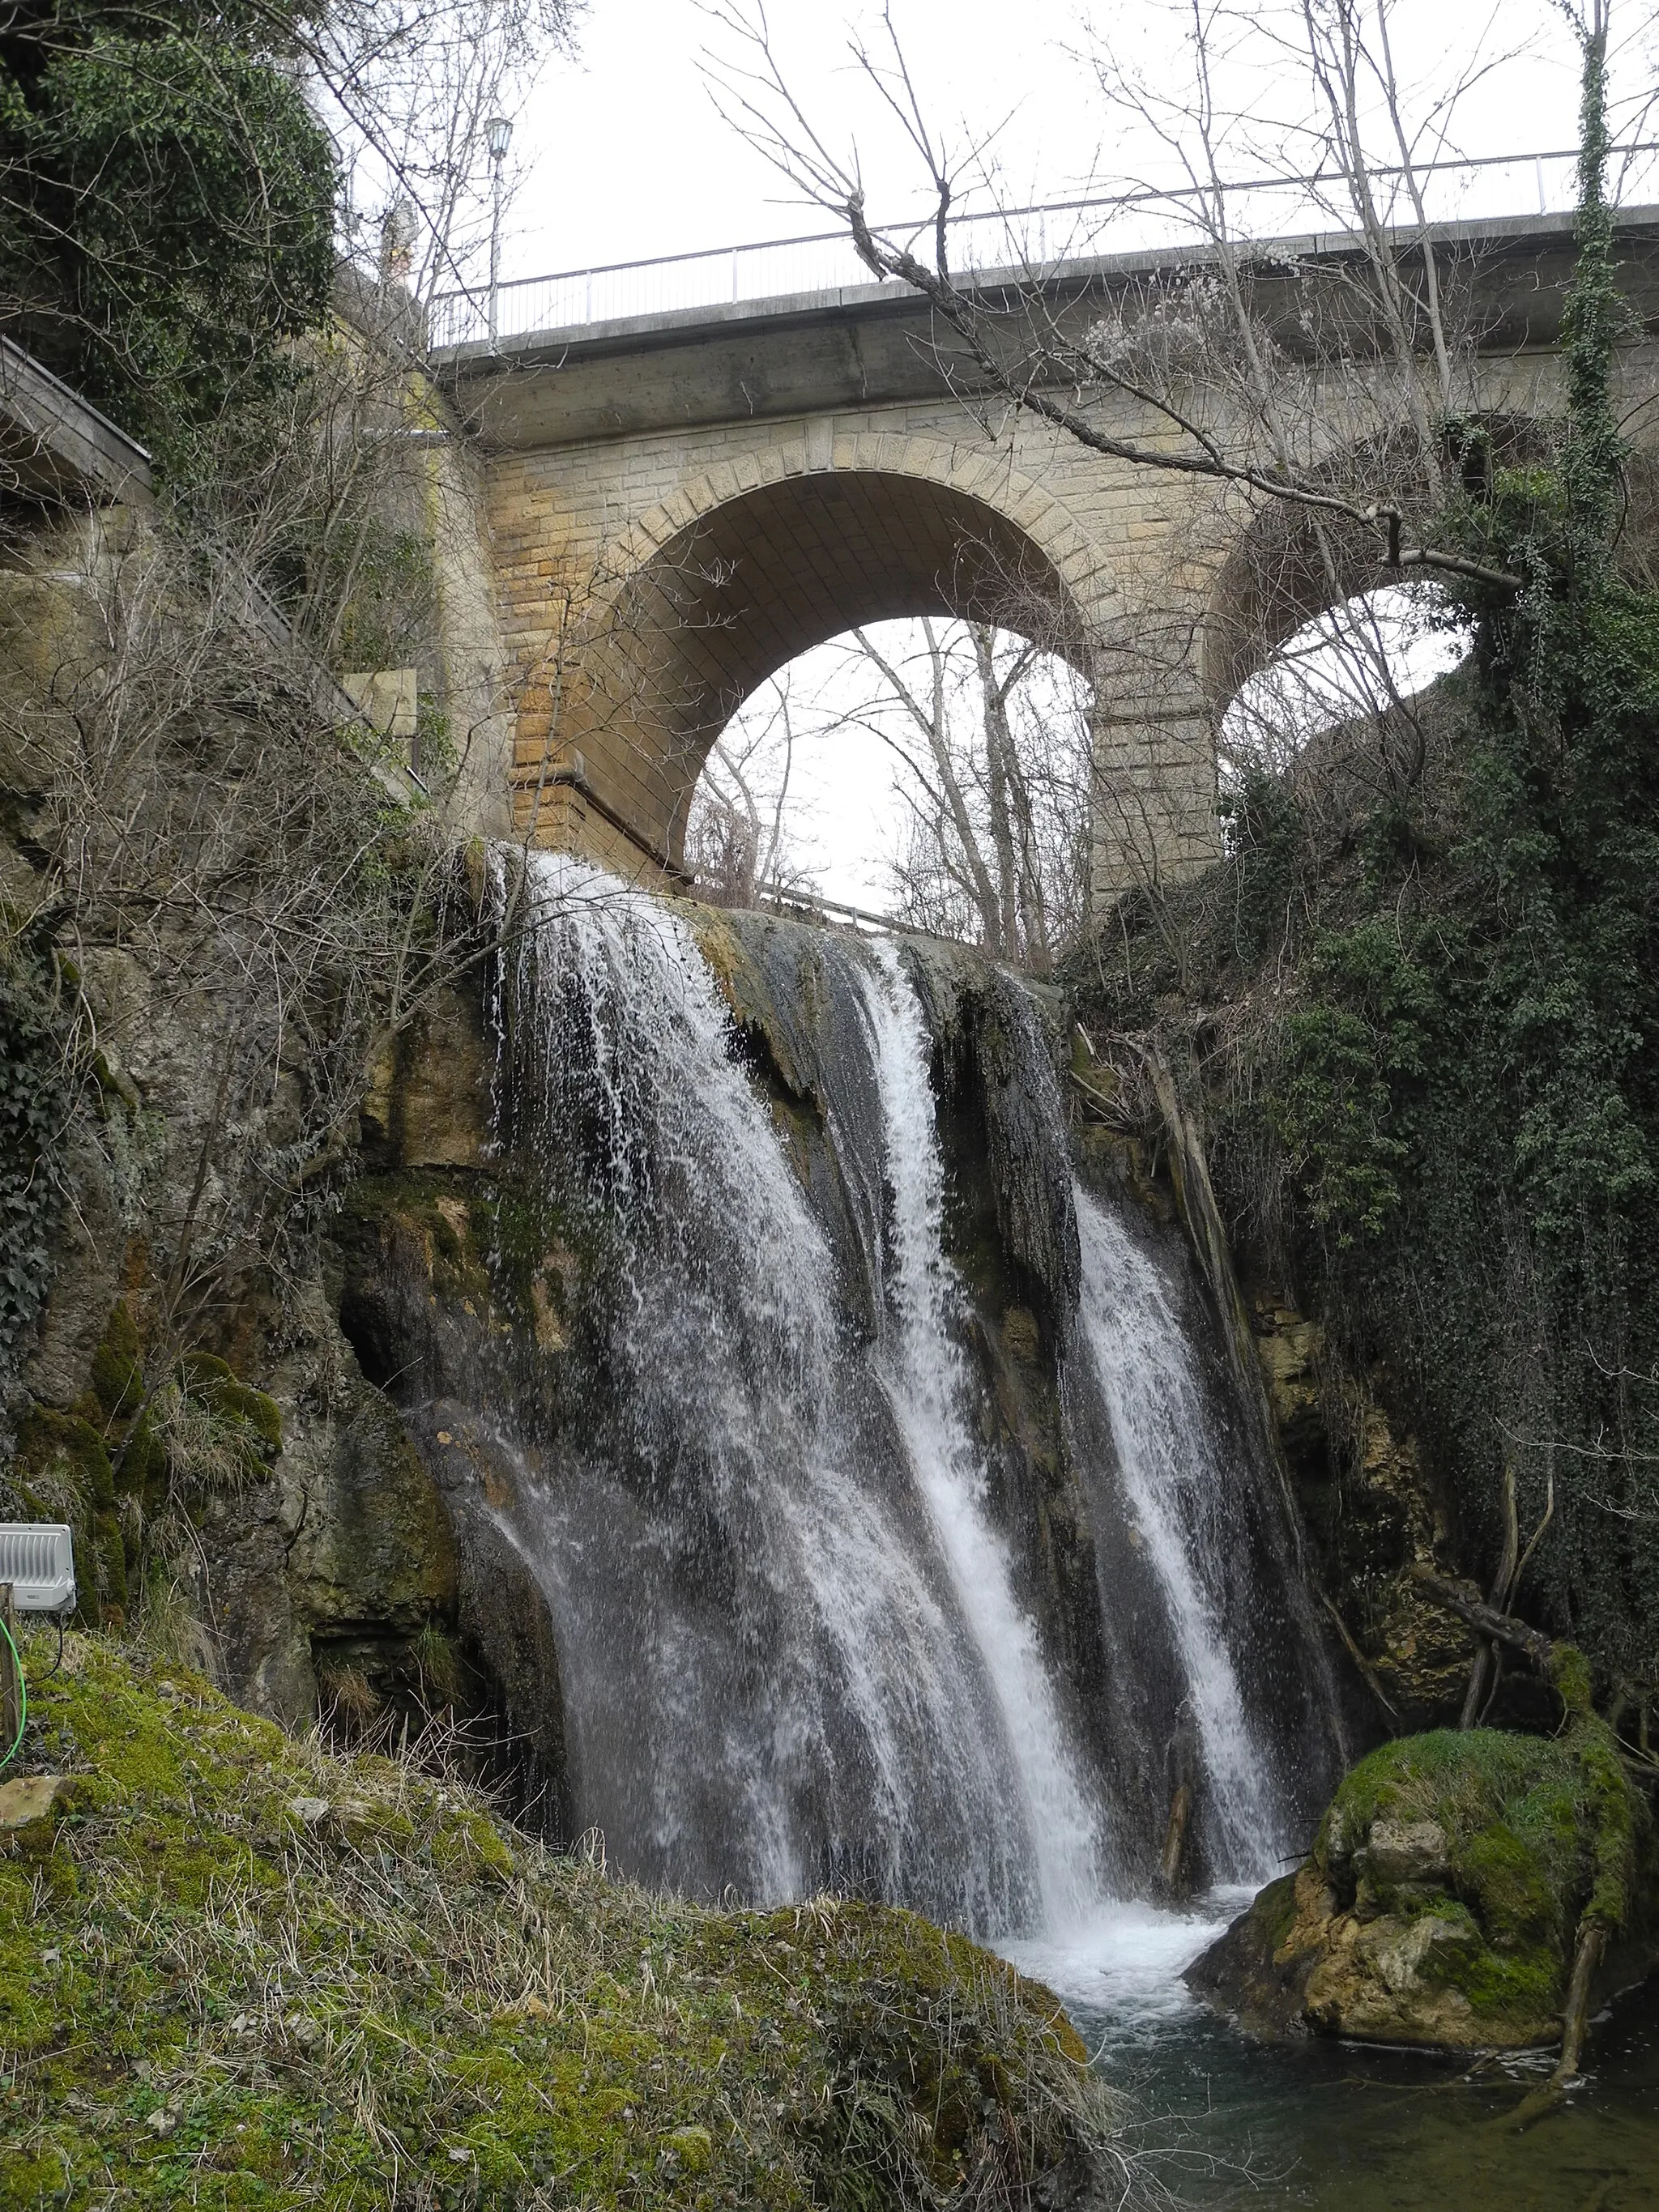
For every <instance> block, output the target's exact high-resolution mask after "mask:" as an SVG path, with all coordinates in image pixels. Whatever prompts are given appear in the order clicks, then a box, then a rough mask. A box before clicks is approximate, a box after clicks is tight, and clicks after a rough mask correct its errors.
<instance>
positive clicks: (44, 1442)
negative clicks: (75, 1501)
mask: <svg viewBox="0 0 1659 2212" xmlns="http://www.w3.org/2000/svg"><path fill="white" fill-rule="evenodd" d="M17 1464H18V1468H19V1471H20V1472H21V1474H22V1475H23V1477H24V1480H26V1481H33V1482H37V1483H38V1482H39V1481H40V1480H41V1479H42V1478H44V1477H46V1476H48V1475H52V1474H57V1475H59V1476H63V1475H67V1476H68V1477H69V1479H70V1480H71V1481H72V1482H73V1483H74V1485H75V1486H76V1491H77V1492H78V1493H79V1495H80V1497H81V1498H82V1499H83V1501H84V1502H85V1504H87V1505H88V1506H89V1507H92V1508H96V1509H100V1510H107V1509H108V1508H109V1507H111V1506H112V1505H113V1504H114V1503H115V1474H114V1470H113V1468H112V1467H111V1465H110V1457H109V1453H108V1451H107V1449H106V1448H105V1444H104V1440H103V1438H102V1437H100V1435H99V1433H98V1431H97V1430H96V1429H94V1427H93V1425H92V1424H91V1422H90V1421H87V1420H83V1419H82V1418H81V1416H80V1415H79V1414H78V1413H57V1412H55V1411H54V1410H53V1409H52V1407H50V1406H31V1407H30V1408H29V1410H28V1412H27V1414H26V1415H25V1416H24V1418H23V1421H22V1424H21V1427H20V1429H19V1431H18V1437H17Z"/></svg>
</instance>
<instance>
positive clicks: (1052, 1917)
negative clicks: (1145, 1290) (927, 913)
mask: <svg viewBox="0 0 1659 2212" xmlns="http://www.w3.org/2000/svg"><path fill="white" fill-rule="evenodd" d="M865 1000H866V1008H867V1011H868V1014H869V1020H870V1032H871V1042H872V1052H873V1054H874V1060H875V1070H876V1080H877V1084H878V1089H879V1091H880V1096H881V1102H882V1109H883V1115H884V1125H885V1127H884V1137H885V1153H886V1167H887V1178H888V1184H889V1188H890V1194H891V1222H890V1238H891V1243H890V1255H889V1262H888V1285H887V1287H888V1296H889V1300H890V1308H891V1312H892V1327H891V1334H890V1340H889V1341H888V1342H887V1343H885V1344H884V1346H883V1348H882V1354H881V1368H882V1373H883V1379H884V1383H885V1384H886V1387H887V1390H888V1395H889V1397H890V1401H891V1403H892V1407H893V1411H894V1414H895V1417H896V1419H897V1422H898V1425H899V1429H900V1431H901V1433H902V1436H903V1438H904V1442H905V1448H906V1450H907V1452H908V1455H909V1459H910V1464H911V1467H912V1468H913V1470H914V1472H915V1478H916V1483H917V1486H918V1487H919V1489H920V1491H921V1496H922V1498H923V1500H924V1502H925V1504H926V1505H927V1512H928V1516H929V1519H930V1520H931V1522H932V1524H933V1531H934V1534H935V1535H936V1536H937V1538H938V1540H939V1549H940V1551H941V1553H942V1554H943V1556H944V1559H945V1565H946V1567H947V1569H948V1571H949V1573H950V1577H951V1584H952V1586H953V1588H954V1589H955V1592H956V1595H957V1602H958V1604H959V1605H960V1606H961V1607H962V1611H963V1618H964V1619H965V1620H966V1621H967V1623H968V1626H969V1631H970V1632H971V1634H972V1636H973V1638H974V1642H975V1644H976V1646H977V1647H978V1650H979V1652H980V1656H981V1658H982V1659H983V1661H984V1662H985V1668H986V1672H987V1675H988V1676H989V1678H990V1681H991V1686H992V1688H993V1690H994V1693H995V1697H996V1705H997V1711H998V1713H999V1715H1000V1718H1001V1722H1002V1726H1003V1728H1004V1729H1005V1731H1006V1736H1007V1742H1008V1748H1009V1751H1010V1752H1011V1753H1012V1758H1013V1761H1014V1765H1015V1767H1016V1770H1017V1771H1018V1776H1019V1780H1020V1784H1021V1794H1022V1796H1023V1800H1024V1802H1023V1804H1022V1806H1021V1811H1022V1813H1023V1814H1024V1820H1025V1824H1026V1827H1027V1830H1028V1832H1029V1834H1030V1843H1031V1850H1032V1857H1033V1863H1034V1864H1035V1866H1036V1877H1037V1887H1038V1890H1039V1893H1040V1894H1041V1898H1042V1909H1043V1917H1044V1919H1045V1921H1046V1923H1047V1924H1048V1926H1049V1927H1050V1928H1056V1927H1059V1926H1062V1925H1064V1924H1065V1923H1067V1922H1069V1921H1072V1920H1074V1919H1075V1918H1076V1917H1078V1916H1079V1914H1080V1913H1082V1912H1084V1911H1086V1910H1087V1909H1088V1908H1089V1906H1090V1905H1092V1904H1093V1903H1094V1902H1095V1901H1096V1900H1097V1898H1098V1896H1099V1893H1100V1887H1101V1875H1102V1856H1103V1854H1102V1838H1101V1832H1100V1828H1101V1815H1100V1811H1099V1808H1098V1807H1097V1803H1096V1802H1095V1800H1094V1796H1093V1793H1092V1791H1091V1789H1090V1787H1089V1785H1088V1784H1087V1782H1086V1781H1085V1765H1084V1761H1083V1759H1082V1756H1081V1754H1080V1752H1079V1748H1078V1747H1076V1746H1075V1745H1074V1744H1073V1742H1072V1741H1070V1732H1069V1730H1068V1729H1067V1728H1066V1723H1065V1720H1064V1719H1063V1717H1062V1715H1061V1712H1060V1705H1059V1700H1058V1698H1057V1696H1056V1693H1055V1686H1054V1680H1053V1678H1052V1675H1051V1674H1050V1670H1049V1668H1048V1662H1047V1661H1046V1659H1045V1656H1044V1654H1043V1650H1042V1638H1041V1636H1040V1634H1039V1632H1038V1629H1037V1626H1036V1622H1035V1620H1032V1618H1031V1617H1030V1614H1029V1613H1027V1612H1025V1611H1024V1608H1023V1607H1021V1606H1020V1604H1019V1602H1018V1599H1017V1597H1016V1595H1015V1593H1014V1588H1013V1581H1012V1571H1011V1565H1010V1561H1009V1558H1008V1552H1007V1547H1006V1545H1005V1544H1004V1543H1003V1542H1002V1541H1001V1540H1000V1538H999V1537H998V1535H997V1534H996V1533H995V1532H994V1529H993V1528H992V1525H991V1522H990V1518H989V1514H988V1510H987V1497H986V1480H985V1474H984V1469H983V1468H982V1466H981V1462H980V1459H979V1456H978V1455H977V1454H976V1452H975V1447H974V1443H973V1437H972V1427H971V1413H970V1405H971V1399H970V1392H969V1370H968V1364H967V1361H966V1359H965V1358H964V1357H963V1351H962V1347H961V1342H960V1332H961V1326H962V1321H963V1304H964V1301H963V1295H962V1289H961V1285H960V1283H959V1282H958V1280H957V1276H956V1273H955V1271H954V1269H953V1268H952V1267H951V1263H950V1261H949V1260H948V1259H947V1258H946V1256H945V1249H944V1243H943V1235H942V1231H943V1220H944V1211H945V1172H944V1164H943V1161H942V1158H941V1157H940V1152H939V1134H938V1130H937V1127H936V1126H935V1121H934V1113H933V1091H932V1089H931V1087H930V1085H929V1083H928V1079H927V1062H928V1041H927V1030H926V1029H925V1028H924V1026H923V1024H922V1018H921V1007H920V1006H919V1004H918V1003H917V1000H916V994H915V990H914V989H913V988H912V987H911V985H910V983H909V981H908V979H907V977H906V976H905V975H904V972H903V969H902V967H901V965H900V963H899V957H898V953H897V951H896V948H895V946H894V945H892V944H891V943H890V942H888V941H882V942H880V943H878V945H876V946H875V947H874V948H873V951H872V970H871V971H870V972H869V974H868V976H867V987H866V993H865Z"/></svg>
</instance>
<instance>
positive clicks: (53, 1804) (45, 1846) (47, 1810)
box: [0, 1774, 75, 1856]
mask: <svg viewBox="0 0 1659 2212" xmlns="http://www.w3.org/2000/svg"><path fill="white" fill-rule="evenodd" d="M74 1796H75V1777H74V1776H73V1775H72V1774H24V1775H20V1776H19V1777H18V1778H17V1779H16V1780H15V1782H4V1783H0V1849H4V1850H10V1851H20V1852H23V1853H25V1854H27V1855H29V1856H33V1855H35V1854H37V1853H40V1852H42V1851H49V1850H51V1849H52V1836H53V1833H54V1832H55V1830H56V1828H57V1826H58V1820H59V1818H60V1817H61V1815H62V1814H64V1811H65V1810H66V1809H67V1808H68V1807H69V1805H70V1802H71V1801H72V1800H73V1798H74Z"/></svg>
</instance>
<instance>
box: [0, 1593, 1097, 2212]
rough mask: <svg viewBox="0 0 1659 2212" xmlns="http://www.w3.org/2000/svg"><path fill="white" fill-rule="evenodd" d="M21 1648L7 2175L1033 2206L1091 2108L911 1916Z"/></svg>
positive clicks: (2, 2165) (946, 1946) (423, 2203)
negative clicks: (636, 1849) (590, 1835)
mask: <svg viewBox="0 0 1659 2212" xmlns="http://www.w3.org/2000/svg"><path fill="white" fill-rule="evenodd" d="M25 1656H26V1658H27V1659H28V1660H29V1662H30V1665H29V1672H30V1676H31V1684H32V1688H31V1705H30V1715H31V1726H30V1729H29V1734H28V1737H27V1743H26V1747H25V1751H24V1754H23V1756H22V1757H21V1759H19V1760H18V1761H15V1762H14V1764H13V1765H12V1766H11V1767H10V1768H9V1769H8V1770H7V1776H8V1778H9V1777H11V1776H14V1775H15V1774H17V1773H18V1771H20V1769H22V1770H28V1769H33V1770H34V1771H52V1772H53V1773H58V1774H70V1775H73V1776H75V1777H76V1787H75V1792H74V1795H73V1797H72V1799H71V1800H70V1804H69V1806H68V1808H67V1809H66V1810H65V1811H64V1812H63V1813H62V1814H60V1816H59V1817H58V1820H57V1823H56V1826H55V1827H54V1828H53V1829H52V1831H51V1832H49V1833H46V1834H44V1835H42V1834H36V1835H34V1836H33V1837H29V1838H25V1839H24V1841H23V1842H22V1843H21V1844H13V1845H12V1847H11V1850H10V1853H9V1856H7V1857H0V2075H3V2087H4V2096H3V2105H0V2111H3V2118H0V2205H3V2206H4V2207H6V2208H8V2212H10V2208H22V2207H26V2206H27V2207H35V2206H41V2207H45V2206H48V2205H50V2206H53V2207H62V2208H81V2207H92V2206H105V2205H109V2206H114V2205H122V2206H145V2205H158V2206H159V2205H168V2206H175V2205H184V2204H191V2205H200V2206H204V2207H221V2206H222V2207H233V2206H234V2207H244V2206H246V2207H252V2206H260V2207H268V2206H295V2207H298V2206H301V2205H304V2206H307V2207H313V2206H316V2207H347V2206H352V2207H357V2206H362V2207H368V2206H385V2207H388V2208H390V2207H393V2206H397V2207H404V2206H408V2207H416V2206H419V2207H431V2208H439V2207H458V2208H459V2207H463V2206H466V2207H474V2206H477V2207H483V2206H500V2207H507V2206H513V2207H518V2206H526V2207H527V2206H532V2205H548V2206H552V2205H555V2204H557V2205H560V2206H572V2207H576V2206H592V2207H596V2208H597V2207H601V2206H607V2207H608V2206H613V2205H618V2206H620V2205H627V2206H630V2207H632V2206H638V2207H645V2206H653V2205H659V2204H660V2205H669V2204H672V2205H684V2206H704V2205H707V2206H716V2205H738V2204H740V2205H744V2206H785V2205H789V2206H795V2205H823V2206H834V2207H842V2206H846V2207H849V2208H850V2207H865V2206H868V2207H872V2208H873V2207H876V2206H878V2205H879V2206H884V2207H886V2206H908V2205H917V2206H923V2205H935V2204H945V2203H961V2204H967V2203H971V2204H974V2205H985V2206H991V2205H1000V2204H1008V2205H1012V2204H1016V2203H1019V2204H1024V2203H1027V2202H1028V2201H1030V2198H1029V2192H1030V2191H1031V2189H1032V2188H1033V2187H1034V2186H1036V2185H1038V2184H1039V2183H1040V2182H1041V2183H1042V2185H1043V2189H1042V2201H1043V2202H1045V2203H1065V2202H1066V2201H1067V2200H1068V2198H1069V2197H1070V2196H1071V2195H1072V2193H1073V2191H1075V2190H1080V2189H1081V2188H1082V2187H1083V2186H1084V2185H1085V2181H1086V2175H1087V2171H1088V2163H1089V2160H1090V2159H1091V2156H1092V2157H1099V2156H1104V2157H1106V2158H1107V2159H1108V2160H1112V2161H1113V2162H1115V2156H1114V2154H1113V2152H1112V2151H1111V2148H1110V2130H1111V2125H1112V2118H1113V2116H1112V2112H1111V2108H1110V2106H1109V2103H1108V2102H1107V2100H1106V2098H1105V2096H1104V2093H1103V2091H1102V2090H1101V2089H1100V2088H1099V2087H1098V2085H1097V2084H1096V2083H1094V2082H1092V2081H1091V2079H1090V2077H1089V2075H1087V2073H1086V2071H1085V2068H1084V2065H1083V2063H1082V2062H1083V2058H1084V2053H1083V2051H1082V2048H1081V2046H1080V2045H1079V2042H1078V2040H1077V2038H1076V2036H1075V2035H1074V2033H1073V2031H1072V2029H1071V2028H1070V2027H1069V2025H1068V2024H1067V2023H1066V2021H1065V2018H1064V2016H1063V2015H1061V2014H1060V2011H1059V2008H1058V2007H1057V2005H1056V2004H1055V2002H1054V2000H1053V1999H1052V1997H1050V1996H1048V1993H1047V1992H1046V1991H1044V1990H1041V1989H1040V1988H1038V1987H1036V1985H1035V1984H1031V1983H1029V1982H1025V1981H1022V1980H1021V1979H1020V1978H1018V1976H1017V1975H1016V1974H1015V1973H1014V1972H1012V1969H1011V1968H1009V1967H1007V1966H1004V1965H1003V1964H1002V1963H1001V1962H1000V1961H999V1960H994V1959H993V1958H992V1957H990V1956H989V1955H988V1954H986V1953H985V1952H982V1951H981V1950H979V1949H977V1948H975V1946H973V1945H972V1944H970V1943H968V1942H965V1941H963V1939H961V1938H960V1937H956V1936H946V1935H945V1934H943V1933H942V1932H941V1931H940V1930H939V1929H935V1928H933V1927H932V1926H930V1925H929V1924H928V1923H926V1922H924V1921H922V1920H920V1919H918V1918H916V1917H915V1916H914V1915H911V1914H908V1913H904V1912H899V1911H889V1910H885V1909H883V1908H879V1907H875V1906H870V1905H862V1904H859V1903H855V1902H852V1901H848V1900H844V1899H830V1898H824V1899H816V1900H814V1901H813V1902H811V1904H808V1905H802V1906H800V1907H799V1908H792V1909H789V1910H786V1911H776V1912H769V1913H755V1912H717V1911H707V1910H702V1909H698V1908H696V1907H692V1906H689V1905H683V1904H678V1903H673V1902H665V1901H664V1900H662V1899H655V1898H653V1897H650V1896H647V1895H646V1894H645V1893H642V1892H641V1891H639V1890H636V1889H634V1888H631V1887H629V1886H627V1885H626V1884H624V1883H622V1882H618V1881H615V1880H612V1879H611V1878H610V1877H609V1876H608V1875H606V1874H605V1871H604V1869H603V1868H602V1866H601V1865H599V1863H596V1862H595V1861H594V1860H592V1859H587V1858H570V1857H563V1858H556V1857H550V1856H549V1855H548V1854H547V1853H545V1852H544V1851H543V1850H541V1849H540V1848H539V1847H538V1845H537V1844H534V1843H532V1842H531V1841H529V1840H527V1839H526V1838H524V1837H522V1836H520V1835H518V1834H517V1833H515V1832H512V1831H510V1830H508V1829H506V1828H504V1827H503V1826H501V1825H500V1824H498V1823H497V1822H496V1821H495V1820H493V1819H492V1818H491V1817H489V1814H488V1812H487V1810H486V1809H485V1808H483V1806H482V1805H481V1804H480V1803H479V1802H477V1800H476V1799H473V1798H472V1797H471V1796H469V1795H468V1793H467V1792H466V1791H465V1790H463V1789H461V1788H459V1787H458V1786H455V1785H453V1784H452V1785H447V1786H446V1785H444V1784H441V1783H439V1782H437V1781H435V1780H432V1779H430V1778H425V1777H422V1776H421V1775H418V1774H415V1773H412V1772H410V1771H409V1770H408V1769H407V1768H406V1767H405V1766H404V1765H399V1764H397V1763H394V1762H392V1761H388V1760H386V1759H378V1758H373V1757H364V1758H359V1759H349V1760H347V1759H339V1758H336V1757H334V1756H332V1755H331V1754H330V1753H327V1752H326V1751H325V1750H323V1749H322V1748H321V1747H319V1746H317V1745H315V1744H313V1743H308V1742H299V1741H295V1739H293V1738H292V1737H290V1736H288V1735H284V1734H283V1732H282V1731H281V1730H279V1729H276V1728H275V1727H272V1726H270V1724H268V1723H264V1722H261V1721H258V1720H255V1719H253V1718H252V1717H250V1716H248V1715H247V1714H246V1713H244V1712H242V1711H239V1710H238V1709H237V1708H236V1707H234V1706H233V1705H229V1704H228V1703H227V1702H226V1700H225V1699H222V1697H220V1696H219V1695H218V1694H217V1693H216V1692H215V1691H213V1690H212V1689H211V1688H210V1686H208V1685H207V1684H206V1683H205V1682H204V1680H202V1679H201V1678H200V1677H199V1676H197V1675H196V1674H192V1673H191V1672H190V1671H189V1670H188V1669H187V1668H183V1667H181V1666H178V1665H174V1664H172V1663H170V1662H165V1661H162V1660H159V1659H151V1658H147V1657H145V1656H143V1655H142V1654H137V1653H135V1652H133V1651H132V1650H127V1649H123V1648H122V1647H120V1646H118V1645H117V1644H113V1643H112V1642H110V1641H107V1640H106V1639H103V1638H97V1637H90V1636H87V1637H76V1636H71V1637H70V1638H69V1639H68V1644H67V1648H66V1651H65V1656H64V1666H63V1668H62V1670H61V1671H60V1672H59V1673H58V1674H57V1675H55V1676H52V1677H48V1676H47V1675H46V1668H47V1666H48V1665H49V1664H50V1662H51V1656H52V1640H51V1639H49V1638H44V1637H42V1638H37V1639H36V1640H35V1641H34V1642H33V1644H32V1645H31V1646H27V1647H26V1655H25Z"/></svg>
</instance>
